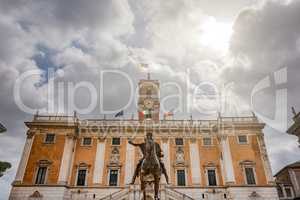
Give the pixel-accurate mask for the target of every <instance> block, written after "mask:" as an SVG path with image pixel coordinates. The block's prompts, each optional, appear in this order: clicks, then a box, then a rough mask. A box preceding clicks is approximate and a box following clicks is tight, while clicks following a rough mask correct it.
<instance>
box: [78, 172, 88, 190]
mask: <svg viewBox="0 0 300 200" xmlns="http://www.w3.org/2000/svg"><path fill="white" fill-rule="evenodd" d="M86 174H87V170H86V169H78V174H77V186H85V179H86Z"/></svg>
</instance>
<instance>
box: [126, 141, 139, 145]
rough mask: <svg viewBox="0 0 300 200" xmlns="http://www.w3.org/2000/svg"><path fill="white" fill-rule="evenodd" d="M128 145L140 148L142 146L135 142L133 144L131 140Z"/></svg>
mask: <svg viewBox="0 0 300 200" xmlns="http://www.w3.org/2000/svg"><path fill="white" fill-rule="evenodd" d="M128 143H129V144H131V145H133V146H140V144H138V143H134V142H132V141H131V140H129V141H128Z"/></svg>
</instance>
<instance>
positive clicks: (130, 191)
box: [99, 185, 194, 200]
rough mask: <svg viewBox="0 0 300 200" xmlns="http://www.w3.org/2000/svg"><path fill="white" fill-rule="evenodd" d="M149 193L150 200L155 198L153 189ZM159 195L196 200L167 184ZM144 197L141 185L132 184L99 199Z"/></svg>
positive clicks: (169, 199) (174, 199) (172, 199)
mask: <svg viewBox="0 0 300 200" xmlns="http://www.w3.org/2000/svg"><path fill="white" fill-rule="evenodd" d="M147 194H148V195H149V197H148V199H149V200H154V198H153V194H154V191H153V190H148V191H147ZM151 196H152V197H151ZM159 197H160V200H194V199H193V198H192V197H190V196H188V195H186V194H183V193H181V192H178V191H176V190H174V189H172V188H171V187H168V186H165V185H161V188H160V191H159ZM142 199H143V193H142V192H141V190H140V187H139V186H138V185H130V186H128V187H126V188H125V189H122V190H120V191H117V192H115V193H112V194H109V195H107V196H105V197H103V198H101V199H99V200H142ZM148 199H147V200H148Z"/></svg>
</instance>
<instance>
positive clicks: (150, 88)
mask: <svg viewBox="0 0 300 200" xmlns="http://www.w3.org/2000/svg"><path fill="white" fill-rule="evenodd" d="M159 107H160V102H159V82H158V80H151V78H150V74H149V73H148V75H147V79H143V80H140V82H139V98H138V116H139V120H140V121H144V120H153V121H154V122H159Z"/></svg>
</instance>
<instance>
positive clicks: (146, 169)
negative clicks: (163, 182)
mask: <svg viewBox="0 0 300 200" xmlns="http://www.w3.org/2000/svg"><path fill="white" fill-rule="evenodd" d="M145 148H146V151H145V156H144V160H143V162H142V167H141V171H140V181H141V190H142V191H143V197H144V200H146V185H147V184H150V185H152V184H153V183H154V199H155V200H159V198H158V191H159V182H160V177H161V173H162V170H161V167H160V163H159V159H158V157H157V154H156V145H155V142H154V141H153V139H152V138H151V139H150V138H147V139H146V141H145Z"/></svg>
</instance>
